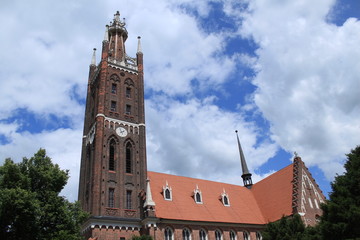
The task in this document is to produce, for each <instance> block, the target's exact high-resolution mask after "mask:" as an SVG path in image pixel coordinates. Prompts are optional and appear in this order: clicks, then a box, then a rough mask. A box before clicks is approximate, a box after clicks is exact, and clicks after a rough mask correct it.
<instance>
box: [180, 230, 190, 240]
mask: <svg viewBox="0 0 360 240" xmlns="http://www.w3.org/2000/svg"><path fill="white" fill-rule="evenodd" d="M182 239H183V240H191V234H190V230H189V229H187V228H184V229H183V231H182Z"/></svg>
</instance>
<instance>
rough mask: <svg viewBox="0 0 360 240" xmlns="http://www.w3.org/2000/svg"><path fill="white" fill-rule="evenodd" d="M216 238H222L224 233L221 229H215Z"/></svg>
mask: <svg viewBox="0 0 360 240" xmlns="http://www.w3.org/2000/svg"><path fill="white" fill-rule="evenodd" d="M215 240H222V234H221V232H220V231H219V230H217V229H216V230H215Z"/></svg>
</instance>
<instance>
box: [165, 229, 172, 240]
mask: <svg viewBox="0 0 360 240" xmlns="http://www.w3.org/2000/svg"><path fill="white" fill-rule="evenodd" d="M164 240H173V232H172V230H171V228H169V227H167V228H165V231H164Z"/></svg>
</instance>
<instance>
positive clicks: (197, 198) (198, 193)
mask: <svg viewBox="0 0 360 240" xmlns="http://www.w3.org/2000/svg"><path fill="white" fill-rule="evenodd" d="M194 199H195V202H196V203H198V204H202V203H203V201H202V195H201V191H200V190H199V187H198V185H196V189H195V190H194Z"/></svg>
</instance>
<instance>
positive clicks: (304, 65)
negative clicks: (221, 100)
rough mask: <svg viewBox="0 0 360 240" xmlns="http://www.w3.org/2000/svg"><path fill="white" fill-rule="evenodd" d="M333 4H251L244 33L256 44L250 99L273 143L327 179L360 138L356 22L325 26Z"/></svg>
mask: <svg viewBox="0 0 360 240" xmlns="http://www.w3.org/2000/svg"><path fill="white" fill-rule="evenodd" d="M333 4H334V1H322V2H316V3H314V2H313V1H301V2H283V1H281V3H280V2H278V1H251V2H250V6H251V11H250V14H249V15H247V17H246V18H245V21H244V24H243V27H242V28H241V33H242V34H243V35H244V36H251V37H252V38H253V39H254V40H255V41H256V42H257V43H258V44H259V47H260V48H259V49H258V51H257V55H258V61H257V62H256V63H255V64H254V68H256V70H257V71H258V73H257V75H256V77H255V78H254V79H253V83H254V84H255V85H256V86H257V87H258V90H257V92H256V93H255V96H254V99H255V103H256V105H257V106H258V107H259V109H260V110H261V112H262V113H263V115H264V117H265V118H266V119H268V120H269V121H270V123H271V131H272V133H273V139H274V140H275V141H276V142H277V143H279V144H280V146H281V147H282V148H284V149H285V150H287V151H289V152H293V151H297V152H299V153H300V154H301V156H302V157H303V159H304V160H305V162H306V164H307V165H309V166H312V165H318V166H319V167H320V168H321V169H322V170H323V171H324V172H325V174H326V176H327V177H328V178H329V179H331V178H332V177H333V176H334V174H335V173H336V172H338V173H342V170H341V169H342V167H341V165H342V160H343V159H344V154H345V153H347V152H349V151H350V149H351V148H354V147H355V146H356V145H357V144H359V140H360V139H359V136H360V124H359V116H360V87H358V86H359V79H358V76H359V75H360V64H359V61H358V59H359V57H360V50H359V48H358V46H359V44H360V22H359V21H357V20H356V19H348V20H347V21H346V22H345V23H344V25H343V26H340V27H337V26H335V25H333V24H330V23H328V22H326V20H327V18H326V17H327V14H328V12H329V11H330V10H331V7H332V6H333Z"/></svg>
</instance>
